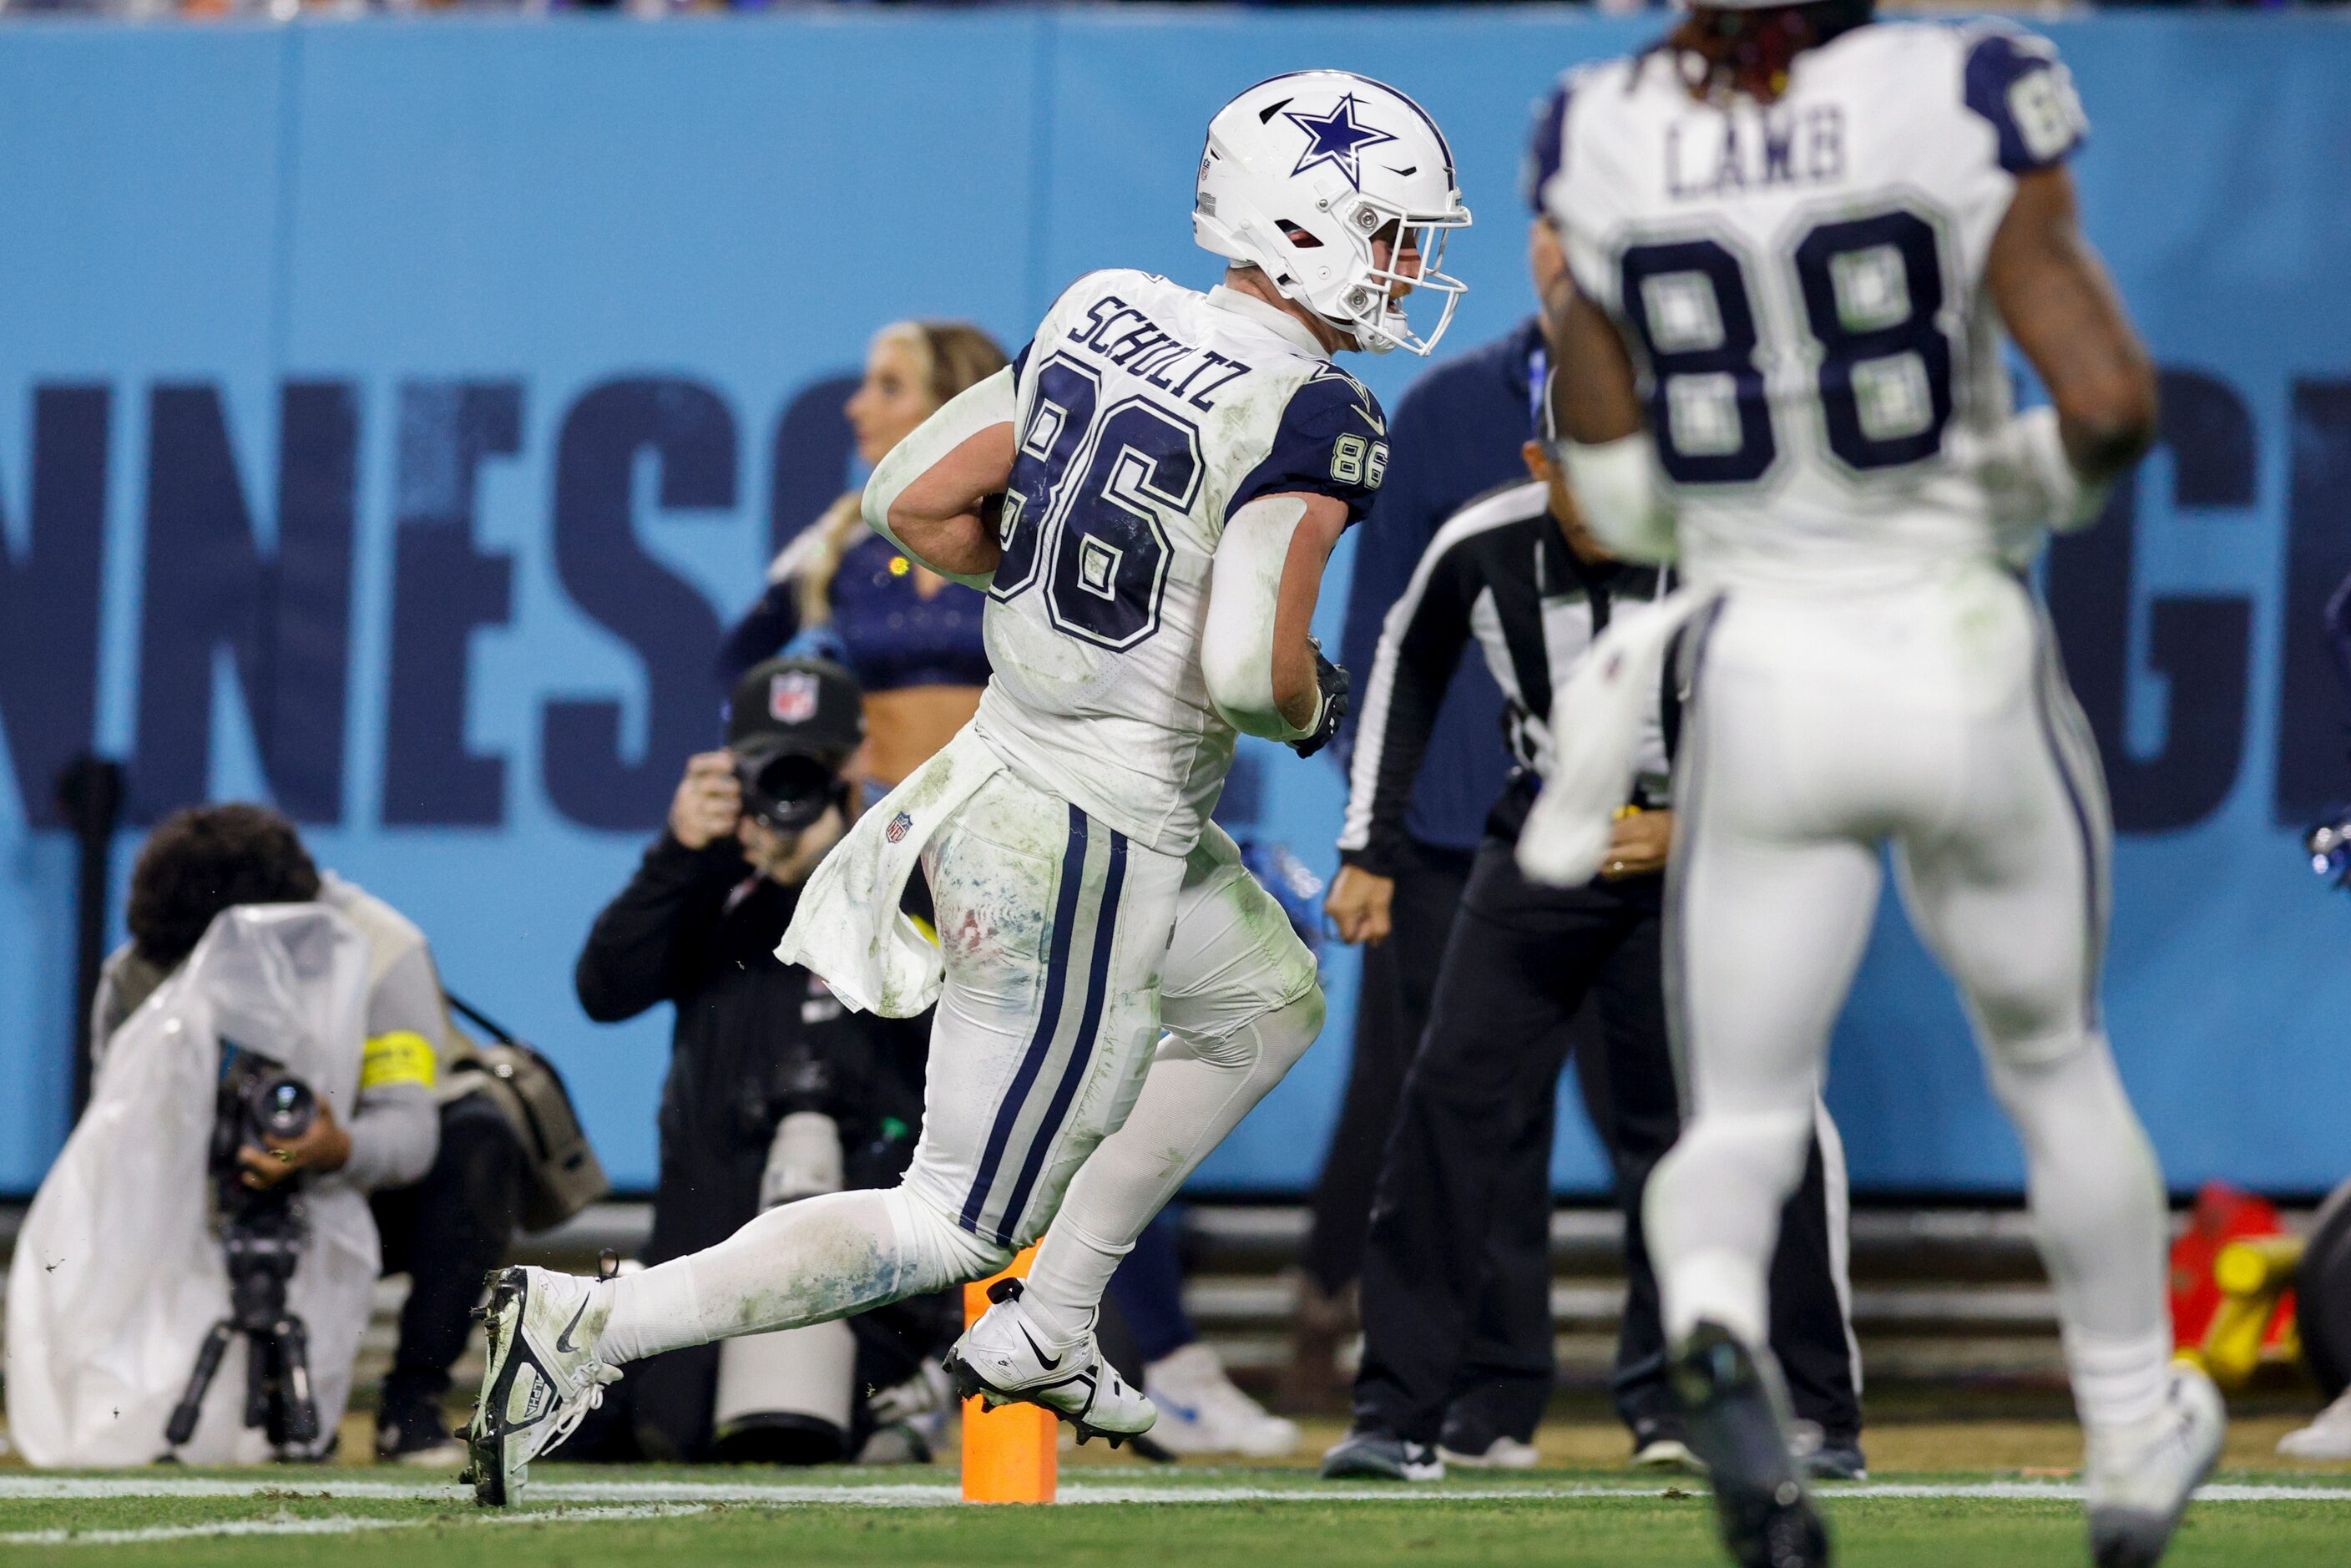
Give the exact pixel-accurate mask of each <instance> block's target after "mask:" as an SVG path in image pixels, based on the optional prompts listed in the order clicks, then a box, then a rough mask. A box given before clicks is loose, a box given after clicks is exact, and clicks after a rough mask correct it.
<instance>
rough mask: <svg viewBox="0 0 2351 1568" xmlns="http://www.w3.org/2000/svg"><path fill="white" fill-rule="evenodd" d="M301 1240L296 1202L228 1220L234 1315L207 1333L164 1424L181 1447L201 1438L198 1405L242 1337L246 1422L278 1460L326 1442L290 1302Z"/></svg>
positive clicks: (224, 1242) (302, 1331)
mask: <svg viewBox="0 0 2351 1568" xmlns="http://www.w3.org/2000/svg"><path fill="white" fill-rule="evenodd" d="M302 1240H303V1225H302V1221H301V1218H300V1217H299V1215H298V1214H297V1213H296V1212H295V1210H294V1207H293V1206H292V1204H291V1203H290V1201H287V1202H281V1203H279V1204H276V1205H271V1206H268V1207H266V1208H264V1209H262V1210H261V1211H260V1212H257V1213H246V1214H243V1215H239V1216H236V1217H235V1218H232V1219H231V1220H230V1221H229V1222H228V1224H227V1227H226V1228H225V1230H224V1232H223V1233H222V1236H221V1247H222V1249H223V1250H224V1251H225V1252H226V1253H227V1255H228V1294H229V1315H228V1316H226V1317H225V1318H223V1319H221V1320H220V1321H219V1322H216V1323H214V1324H213V1326H212V1330H211V1332H210V1333H206V1334H205V1335H204V1343H203V1344H202V1345H201V1346H199V1347H198V1348H197V1351H196V1364H195V1370H194V1371H193V1372H192V1373H191V1374H190V1375H189V1377H188V1388H187V1392H186V1393H184V1394H183V1395H182V1396H180V1403H179V1404H178V1405H177V1406H174V1407H173V1408H172V1419H171V1421H170V1423H169V1424H168V1425H166V1426H165V1427H164V1428H163V1436H164V1437H165V1439H166V1440H167V1441H169V1442H170V1443H171V1445H172V1447H173V1448H178V1447H179V1446H180V1445H181V1444H183V1443H184V1442H186V1441H187V1440H188V1439H189V1438H190V1437H193V1436H194V1435H195V1430H196V1416H197V1413H198V1408H197V1407H198V1406H201V1405H203V1403H204V1395H205V1393H206V1392H207V1391H208V1390H209V1389H210V1388H211V1387H212V1382H213V1377H214V1374H216V1373H218V1372H219V1371H220V1364H221V1357H223V1356H224V1355H225V1354H228V1345H229V1341H230V1339H231V1338H233V1337H234V1336H235V1335H237V1334H243V1335H244V1336H245V1341H246V1353H245V1424H246V1426H247V1427H261V1428H263V1429H264V1430H265V1431H266V1432H267V1433H268V1435H269V1443H270V1447H271V1448H275V1449H276V1450H277V1456H278V1458H308V1448H309V1446H310V1445H311V1444H313V1443H315V1442H317V1441H318V1440H319V1406H318V1403H317V1401H316V1400H315V1399H313V1398H312V1397H311V1394H310V1333H309V1330H308V1329H307V1328H306V1327H304V1326H303V1322H302V1320H301V1319H300V1318H298V1317H296V1316H295V1315H294V1314H293V1313H292V1312H289V1311H288V1310H287V1305H286V1287H287V1282H288V1281H291V1280H292V1279H293V1278H294V1267H295V1265H296V1264H297V1263H298V1262H300V1261H301V1258H302Z"/></svg>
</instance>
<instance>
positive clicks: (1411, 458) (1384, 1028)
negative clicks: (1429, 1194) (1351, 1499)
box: [1282, 228, 1566, 1409]
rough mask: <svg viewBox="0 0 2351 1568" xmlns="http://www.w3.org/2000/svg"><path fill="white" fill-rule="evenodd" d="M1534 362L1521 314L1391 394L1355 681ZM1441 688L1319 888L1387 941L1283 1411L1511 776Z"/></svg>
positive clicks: (1368, 979)
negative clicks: (1371, 840)
mask: <svg viewBox="0 0 2351 1568" xmlns="http://www.w3.org/2000/svg"><path fill="white" fill-rule="evenodd" d="M1549 235H1550V230H1549V229H1548V228H1543V229H1541V230H1539V231H1538V233H1537V235H1536V236H1535V240H1534V243H1533V244H1532V245H1531V247H1530V254H1529V256H1528V261H1529V264H1530V267H1531V270H1532V272H1533V274H1534V281H1535V288H1536V292H1537V293H1538V294H1539V295H1540V294H1541V292H1542V291H1543V290H1544V289H1545V288H1546V287H1549V286H1550V285H1551V283H1552V281H1553V280H1554V279H1556V278H1558V277H1562V276H1564V274H1565V270H1566V262H1565V259H1564V258H1563V257H1562V256H1561V255H1560V252H1559V246H1558V244H1557V242H1556V241H1553V240H1551V239H1550V238H1549ZM1546 363H1547V361H1546V358H1545V350H1544V346H1543V334H1542V322H1541V319H1540V318H1538V317H1533V316H1530V317H1529V318H1527V319H1525V320H1523V321H1521V322H1520V323H1519V324H1518V325H1517V326H1516V327H1513V328H1512V329H1510V331H1508V332H1506V333H1504V334H1503V335H1502V336H1501V337H1499V338H1497V339H1495V340H1493V341H1492V342H1489V343H1485V344H1481V345H1480V346H1479V347H1478V348H1475V349H1472V350H1469V351H1468V353H1465V354H1462V355H1460V356H1458V358H1455V359H1451V360H1447V361H1445V362H1444V363H1442V364H1440V365H1437V367H1435V368H1434V369H1432V370H1430V371H1428V372H1427V373H1426V374H1425V375H1423V376H1421V377H1420V378H1419V379H1418V380H1416V381H1415V382H1413V384H1412V386H1411V388H1410V389H1409V390H1408V391H1407V392H1405V395H1404V398H1403V399H1402V401H1401V402H1398V403H1397V404H1396V407H1395V417H1394V419H1393V421H1392V422H1391V425H1390V433H1389V444H1390V446H1391V447H1392V449H1393V451H1394V456H1393V458H1392V459H1391V460H1390V462H1389V465H1388V478H1387V482H1386V483H1385V484H1384V485H1382V486H1380V492H1379V496H1378V498H1377V499H1376V500H1374V502H1373V504H1372V511H1371V515H1370V516H1369V517H1366V518H1365V519H1364V526H1363V527H1362V528H1357V529H1355V530H1354V538H1355V541H1356V542H1355V556H1354V562H1353V566H1352V567H1351V568H1350V570H1349V574H1348V586H1347V615H1346V630H1345V632H1344V634H1343V640H1342V644H1341V647H1342V660H1343V663H1344V664H1346V666H1347V668H1348V669H1349V670H1351V671H1353V672H1354V674H1355V675H1356V677H1357V684H1358V685H1360V684H1361V680H1362V677H1363V675H1364V672H1366V671H1368V670H1369V669H1370V668H1371V666H1372V659H1373V656H1374V653H1375V652H1376V650H1377V647H1378V643H1379V637H1380V626H1381V623H1382V622H1383V621H1384V619H1385V617H1386V615H1387V613H1388V611H1389V609H1390V607H1391V606H1393V605H1394V604H1395V601H1397V600H1398V599H1399V598H1401V597H1402V596H1403V594H1404V592H1405V587H1406V586H1407V585H1408V584H1409V583H1410V582H1411V580H1412V576H1413V571H1414V569H1415V568H1416V567H1417V566H1418V565H1419V563H1420V557H1421V552H1422V551H1424V550H1425V549H1427V548H1428V541H1429V540H1430V539H1432V538H1435V537H1436V536H1437V528H1439V527H1441V526H1442V525H1443V524H1444V522H1445V519H1446V518H1447V517H1451V516H1452V515H1453V513H1454V512H1455V511H1457V510H1458V508H1459V507H1461V506H1462V504H1463V503H1464V502H1467V501H1468V500H1469V499H1470V498H1471V497H1476V496H1479V495H1482V494H1484V493H1485V492H1486V491H1488V490H1490V489H1492V488H1493V487H1494V486H1497V485H1502V484H1508V483H1510V482H1512V481H1514V480H1516V479H1518V478H1519V477H1520V475H1522V474H1523V473H1524V469H1523V468H1522V466H1521V465H1520V461H1519V437H1520V432H1522V431H1523V430H1525V428H1526V423H1527V412H1528V410H1529V409H1530V408H1531V406H1532V402H1531V392H1529V390H1528V389H1529V387H1530V385H1531V384H1532V383H1539V382H1541V380H1542V378H1543V374H1544V367H1545V365H1546ZM1440 695H1442V697H1443V699H1444V700H1443V702H1442V703H1441V704H1440V706H1439V710H1438V712H1437V716H1436V721H1435V722H1436V728H1435V730H1434V731H1433V732H1432V738H1431V744H1430V746H1429V748H1428V766H1427V767H1426V768H1423V769H1422V770H1421V772H1420V774H1419V776H1418V777H1417V778H1416V779H1413V780H1412V781H1411V783H1410V786H1409V789H1408V797H1409V798H1408V799H1407V800H1405V802H1404V803H1403V806H1402V814H1401V816H1400V818H1399V825H1398V831H1397V834H1396V837H1395V841H1394V843H1393V845H1392V846H1391V854H1390V857H1389V861H1388V863H1387V864H1386V865H1385V867H1384V878H1385V880H1384V883H1381V884H1379V885H1377V886H1376V887H1374V884H1372V883H1366V882H1364V880H1363V879H1362V878H1361V877H1360V876H1357V875H1355V874H1353V873H1351V872H1350V871H1349V870H1348V869H1347V868H1346V867H1342V868H1341V870H1340V873H1339V875H1338V877H1337V878H1336V879H1335V880H1334V881H1333V882H1332V885H1331V897H1330V901H1329V904H1328V912H1329V914H1330V915H1331V918H1332V920H1333V921H1335V922H1338V923H1339V924H1341V925H1345V924H1346V923H1347V920H1348V916H1347V915H1346V913H1345V912H1346V911H1347V910H1348V909H1350V908H1351V907H1352V906H1353V905H1355V904H1359V903H1361V902H1362V901H1363V900H1364V899H1365V898H1367V897H1371V896H1374V895H1375V896H1377V898H1378V899H1379V901H1380V911H1381V915H1380V918H1381V919H1382V921H1384V922H1385V923H1386V924H1387V925H1391V926H1392V927H1393V929H1394V931H1395V940H1394V941H1387V940H1383V939H1374V941H1373V942H1372V943H1371V944H1369V945H1367V946H1365V947H1364V966H1363V976H1362V980H1361V983H1360V984H1359V985H1358V987H1357V988H1356V995H1355V1029H1354V1035H1353V1040H1351V1041H1350V1042H1349V1047H1348V1050H1349V1059H1348V1069H1347V1085H1346V1090H1345V1092H1344V1094H1343V1096H1342V1098H1341V1101H1340V1107H1339V1117H1338V1122H1337V1124H1336V1125H1335V1126H1334V1127H1333V1128H1332V1133H1331V1144H1330V1147H1329V1150H1328V1152H1327V1153H1326V1154H1325V1155H1324V1156H1323V1162H1322V1174H1321V1176H1319V1177H1318V1178H1317V1180H1316V1183H1315V1187H1314V1194H1313V1197H1312V1200H1311V1207H1310V1209H1309V1215H1310V1223H1309V1226H1308V1229H1307V1236H1306V1241H1305V1243H1304V1245H1303V1246H1302V1247H1301V1249H1300V1252H1299V1267H1300V1272H1301V1275H1302V1276H1303V1278H1302V1281H1301V1284H1302V1289H1301V1300H1300V1307H1299V1324H1298V1333H1297V1341H1296V1343H1295V1345H1294V1347H1293V1350H1292V1354H1291V1362H1290V1368H1289V1370H1288V1371H1287V1372H1286V1373H1285V1375H1284V1377H1283V1386H1282V1396H1283V1398H1284V1400H1285V1402H1286V1403H1288V1404H1289V1405H1290V1406H1292V1407H1294V1408H1301V1409H1307V1408H1314V1407H1317V1406H1322V1404H1324V1403H1326V1402H1327V1401H1328V1400H1329V1399H1331V1398H1333V1397H1335V1396H1336V1395H1337V1393H1338V1392H1339V1379H1340V1375H1339V1372H1338V1369H1337V1366H1336V1364H1335V1357H1336V1355H1337V1353H1338V1351H1339V1348H1340V1346H1341V1345H1342V1344H1343V1343H1345V1342H1346V1341H1347V1340H1349V1339H1352V1338H1353V1335H1354V1330H1355V1326H1356V1325H1355V1321H1354V1312H1353V1301H1352V1297H1353V1290H1354V1285H1355V1281H1356V1276H1357V1275H1358V1273H1360V1272H1361V1270H1362V1268H1363V1260H1364V1228H1365V1227H1366V1225H1367V1224H1368V1223H1369V1218H1370V1211H1369V1205H1368V1195H1369V1193H1370V1192H1371V1189H1372V1183H1373V1182H1374V1179H1376V1177H1377V1176H1378V1174H1379V1167H1380V1155H1381V1151H1382V1150H1383V1149H1384V1148H1385V1147H1386V1146H1387V1140H1388V1130H1389V1128H1390V1126H1391V1125H1393V1124H1394V1120H1395V1105H1396V1096H1397V1094H1398V1093H1399V1092H1401V1091H1402V1089H1403V1087H1404V1073H1405V1066H1406V1065H1407V1064H1408V1063H1409V1062H1410V1061H1411V1060H1412V1052H1413V1048H1414V1046H1415V1045H1416V1044H1417V1043H1418V1042H1419V1040H1420V1032H1421V1030H1422V1028H1423V1027H1424V1026H1425V1025H1426V1023H1427V1022H1428V1009H1429V1001H1430V998H1431V995H1432V993H1433V992H1434V990H1435V988H1436V985H1437V959H1438V957H1439V956H1441V955H1442V954H1443V953H1444V951H1445V936H1446V933H1447V932H1448V931H1450V930H1451V929H1452V928H1453V915H1454V911H1455V910H1457V909H1458V908H1459V907H1460V904H1461V890H1462V888H1463V887H1464V886H1465V885H1466V884H1467V883H1468V880H1469V867H1470V862H1471V861H1472V859H1473V858H1474V856H1475V854H1476V852H1477V848H1478V843H1479V839H1480V838H1482V837H1483V836H1484V823H1485V821H1486V811H1487V809H1488V808H1489V807H1490V806H1492V805H1493V803H1494V798H1495V797H1496V796H1497V795H1499V794H1500V793H1501V790H1502V786H1503V784H1504V783H1505V782H1506V781H1507V779H1509V776H1510V766H1509V759H1508V758H1506V757H1505V756H1504V755H1503V754H1502V753H1501V752H1500V751H1499V750H1498V749H1497V748H1496V747H1495V746H1494V745H1493V736H1494V732H1495V729H1496V727H1498V726H1499V723H1500V722H1501V715H1502V695H1501V693H1499V691H1497V690H1496V689H1495V687H1494V683H1493V680H1492V679H1491V678H1490V677H1489V675H1488V674H1487V673H1486V671H1485V669H1484V667H1483V666H1482V665H1479V664H1466V665H1464V666H1463V667H1462V668H1461V670H1460V671H1459V673H1458V676H1457V677H1456V678H1455V679H1454V680H1453V682H1452V683H1451V685H1450V686H1449V687H1445V688H1441V690H1440ZM1360 717H1361V715H1360V712H1359V713H1358V714H1356V715H1353V716H1350V718H1349V720H1348V727H1346V728H1344V729H1343V730H1341V731H1340V735H1339V741H1338V744H1337V745H1336V746H1334V747H1332V757H1333V758H1335V759H1336V760H1337V761H1338V762H1339V764H1340V766H1341V767H1346V766H1347V765H1348V761H1349V758H1351V757H1352V755H1353V747H1354V746H1355V745H1356V743H1357V738H1358V736H1359V735H1360V733H1361V725H1360ZM1521 1251H1522V1254H1523V1255H1522V1256H1521V1258H1520V1267H1522V1268H1523V1269H1524V1270H1526V1271H1527V1273H1528V1274H1529V1276H1530V1277H1532V1276H1534V1275H1536V1274H1541V1275H1543V1276H1545V1277H1546V1278H1547V1277H1548V1275H1549V1270H1550V1260H1549V1257H1548V1253H1547V1247H1546V1244H1545V1243H1543V1242H1541V1241H1540V1240H1539V1241H1538V1242H1537V1243H1536V1245H1535V1246H1534V1247H1533V1249H1531V1250H1527V1249H1521Z"/></svg>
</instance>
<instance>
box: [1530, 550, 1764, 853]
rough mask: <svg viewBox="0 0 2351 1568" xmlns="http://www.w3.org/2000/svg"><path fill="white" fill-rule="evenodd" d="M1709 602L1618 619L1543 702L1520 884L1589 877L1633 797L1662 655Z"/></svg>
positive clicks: (1696, 599)
mask: <svg viewBox="0 0 2351 1568" xmlns="http://www.w3.org/2000/svg"><path fill="white" fill-rule="evenodd" d="M1716 597H1717V596H1716V595H1715V594H1714V593H1712V592H1710V591H1707V590H1704V589H1690V588H1685V589H1681V590H1679V591H1677V592H1674V593H1669V594H1667V596H1666V597H1665V598H1663V599H1661V600H1659V601H1656V603H1655V604H1638V605H1627V606H1625V607H1623V608H1621V609H1619V610H1618V611H1617V612H1616V614H1615V615H1614V617H1613V618H1612V619H1611V620H1610V621H1609V622H1608V630H1607V631H1605V632H1602V633H1601V634H1600V636H1599V637H1598V638H1597V639H1596V640H1595V641H1594V642H1593V644H1592V647H1591V650H1590V651H1589V652H1587V653H1585V654H1584V655H1583V659H1582V660H1580V661H1579V662H1578V663H1577V664H1576V666H1575V673H1574V674H1572V675H1570V676H1568V678H1567V685H1565V686H1564V687H1563V688H1562V690H1561V691H1560V692H1559V694H1558V695H1556V696H1554V697H1553V698H1552V708H1551V733H1552V752H1553V756H1552V769H1551V773H1550V775H1549V777H1547V778H1545V779H1543V787H1542V793H1541V795H1539V796H1537V797H1536V798H1535V804H1534V809H1533V810H1531V811H1529V812H1528V813H1527V823H1526V826H1525V828H1524V829H1522V830H1521V831H1520V833H1519V869H1520V871H1522V872H1524V873H1526V874H1527V880H1528V881H1530V882H1539V883H1549V884H1550V885H1552V886H1553V887H1581V886H1583V884H1584V883H1587V882H1590V881H1591V880H1592V879H1593V876H1594V875H1596V874H1598V873H1599V870H1600V862H1601V861H1602V860H1604V858H1606V856H1607V853H1608V841H1609V839H1610V837H1611V836H1612V834H1613V832H1614V827H1613V824H1614V821H1615V818H1616V810H1617V808H1618V807H1620V806H1622V805H1624V804H1625V797H1627V796H1628V795H1630V794H1631V793H1632V789H1633V769H1634V762H1635V751H1636V749H1637V747H1638V746H1639V744H1640V738H1641V719H1642V717H1643V716H1644V715H1646V713H1647V712H1648V711H1649V705H1650V704H1652V703H1654V702H1656V700H1657V692H1658V690H1659V688H1660V686H1661V685H1662V684H1663V682H1664V680H1665V674H1666V649H1667V647H1668V646H1669V645H1670V644H1671V643H1673V640H1674V633H1675V632H1678V631H1680V630H1681V629H1682V626H1683V625H1684V623H1685V622H1687V621H1688V620H1689V618H1690V617H1691V616H1693V615H1695V614H1697V613H1698V612H1699V611H1701V610H1704V609H1705V608H1706V607H1707V606H1708V605H1709V604H1712V603H1714V602H1715V601H1716Z"/></svg>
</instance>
